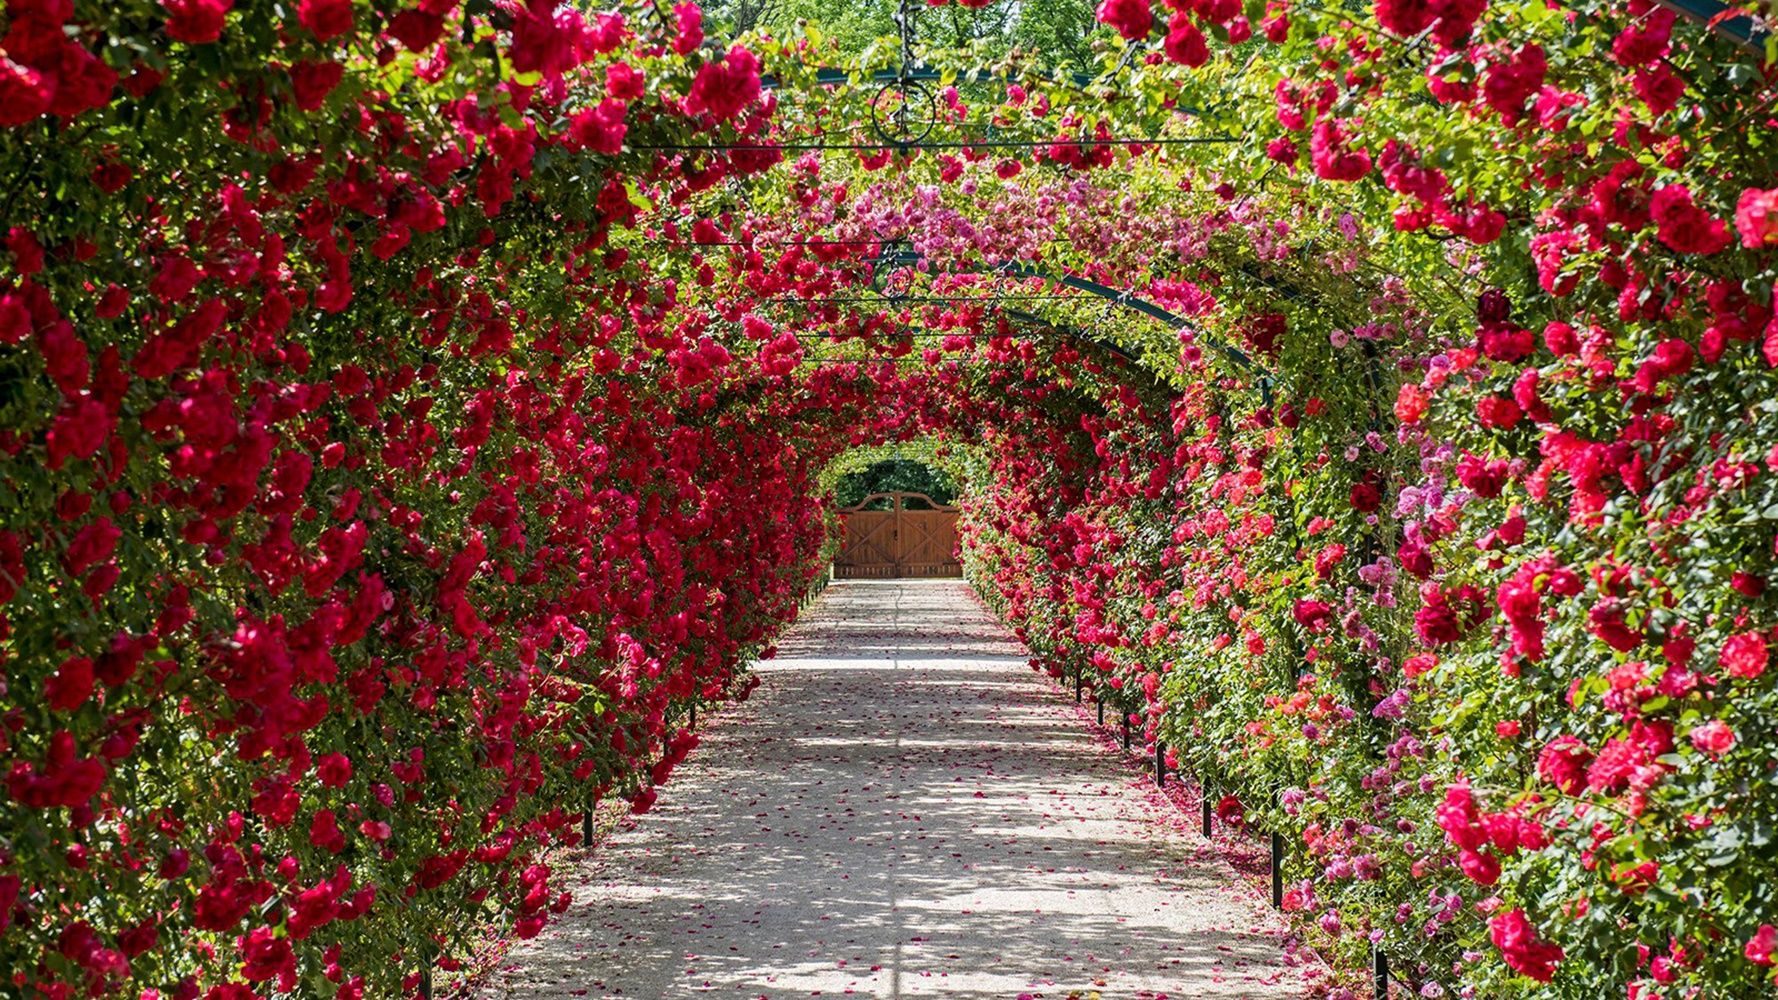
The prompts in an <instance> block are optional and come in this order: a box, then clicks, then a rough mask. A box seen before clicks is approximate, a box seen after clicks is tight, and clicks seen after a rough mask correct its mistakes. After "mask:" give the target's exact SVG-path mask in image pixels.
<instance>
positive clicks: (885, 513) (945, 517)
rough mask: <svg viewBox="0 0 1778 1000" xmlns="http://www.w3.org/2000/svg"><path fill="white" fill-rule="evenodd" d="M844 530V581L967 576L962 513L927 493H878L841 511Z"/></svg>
mask: <svg viewBox="0 0 1778 1000" xmlns="http://www.w3.org/2000/svg"><path fill="white" fill-rule="evenodd" d="M840 524H841V526H842V528H843V529H844V531H843V534H842V536H841V539H840V552H839V555H838V556H837V557H836V558H835V559H834V564H833V568H834V576H836V577H838V578H839V579H842V580H856V579H872V578H879V579H880V578H887V577H903V576H926V577H942V576H962V575H963V565H962V563H960V562H958V561H957V508H955V507H947V506H945V505H944V504H941V503H937V502H935V501H934V500H933V499H932V498H931V497H929V496H927V495H926V494H924V493H873V494H871V495H870V496H868V497H865V498H864V499H863V500H861V501H859V503H858V506H856V507H848V508H846V509H845V510H842V511H840Z"/></svg>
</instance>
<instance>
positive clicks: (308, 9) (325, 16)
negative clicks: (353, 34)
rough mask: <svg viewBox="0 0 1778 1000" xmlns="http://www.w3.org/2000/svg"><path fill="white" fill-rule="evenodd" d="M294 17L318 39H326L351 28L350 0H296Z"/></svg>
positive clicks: (337, 35)
mask: <svg viewBox="0 0 1778 1000" xmlns="http://www.w3.org/2000/svg"><path fill="white" fill-rule="evenodd" d="M296 19H297V20H298V21H300V22H302V26H303V27H305V28H307V29H309V31H311V32H313V33H314V35H315V38H316V39H317V40H318V41H323V42H325V41H328V40H330V39H333V38H337V37H339V36H340V35H343V34H345V33H346V32H348V31H351V30H352V0H298V3H297V5H296Z"/></svg>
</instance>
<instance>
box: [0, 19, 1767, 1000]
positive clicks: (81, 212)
mask: <svg viewBox="0 0 1778 1000" xmlns="http://www.w3.org/2000/svg"><path fill="white" fill-rule="evenodd" d="M966 6H972V4H966ZM1676 7H1677V8H1681V9H1683V10H1684V11H1687V12H1692V13H1696V12H1697V11H1698V10H1699V9H1701V8H1704V7H1709V8H1711V9H1710V10H1705V11H1704V13H1705V14H1707V15H1708V14H1710V13H1711V12H1712V11H1713V10H1720V13H1721V16H1720V17H1718V18H1717V19H1716V22H1715V23H1714V24H1700V23H1694V22H1693V21H1691V20H1688V19H1687V18H1686V17H1683V16H1682V15H1681V13H1680V12H1679V11H1677V10H1676V9H1675V8H1676ZM1738 13H1740V14H1751V15H1753V17H1751V18H1749V17H1745V16H1743V17H1740V18H1739V19H1734V15H1736V14H1738ZM1762 13H1763V12H1762V11H1761V10H1759V9H1758V8H1757V6H1755V7H1752V8H1749V10H1747V11H1744V12H1742V11H1738V10H1736V9H1733V8H1730V9H1720V8H1715V7H1714V6H1713V5H1705V4H1698V3H1687V4H1682V5H1675V6H1668V5H1662V4H1656V3H1651V2H1648V0H1633V2H1631V3H1630V4H1629V5H1628V6H1623V5H1619V4H1608V3H1603V2H1592V0H1574V2H1570V3H1567V4H1566V5H1563V6H1554V5H1550V4H1546V3H1543V2H1541V0H1530V2H1519V0H1492V2H1489V0H1377V2H1375V3H1369V2H1367V3H1363V4H1350V5H1346V7H1345V8H1344V9H1329V7H1328V6H1323V5H1319V4H1311V3H1297V2H1295V0H1269V2H1262V0H1251V2H1245V3H1243V2H1241V0H1167V3H1166V4H1165V5H1164V6H1160V7H1151V6H1150V5H1149V4H1148V3H1147V2H1146V0H1106V3H1105V4H1104V5H1103V6H1102V7H1100V9H1099V18H1100V20H1101V21H1102V22H1104V23H1105V24H1106V25H1108V26H1109V28H1110V31H1109V32H1107V37H1106V39H1105V42H1104V44H1103V45H1102V46H1101V50H1102V53H1103V57H1104V62H1103V66H1102V67H1101V69H1102V72H1100V73H1098V75H1097V76H1093V77H1090V78H1081V77H1079V76H1078V75H1075V74H1068V73H1060V72H1053V71H1052V68H1051V67H1047V66H1044V65H1042V64H1041V63H1039V62H1035V61H1033V60H1030V59H1028V58H1025V57H1019V56H1016V55H1015V56H1014V57H1009V58H1008V59H1006V60H1005V61H1003V62H1000V63H996V64H994V65H991V66H989V65H983V64H982V63H981V62H980V60H979V59H978V58H976V57H975V56H973V55H971V54H970V53H962V52H959V53H951V52H944V51H927V52H922V53H919V55H920V57H921V59H922V60H923V62H922V65H923V66H924V67H925V68H926V69H927V70H929V71H930V72H928V73H927V74H926V75H925V76H924V77H923V78H922V80H923V81H924V82H922V83H921V84H920V86H919V87H914V88H909V87H907V86H906V85H905V84H904V85H901V86H899V87H896V86H891V87H889V88H887V90H886V89H885V87H884V86H883V85H882V79H883V78H884V77H888V78H891V80H892V82H895V81H900V80H905V79H906V77H905V74H903V75H898V73H902V71H905V70H906V68H907V66H908V63H906V62H903V61H902V60H903V56H904V53H899V52H885V53H884V54H881V55H879V54H877V53H876V51H875V50H873V51H872V52H867V53H865V54H864V55H858V56H854V55H846V54H844V53H839V52H836V51H833V50H831V49H830V48H829V47H828V46H826V45H824V43H823V41H822V39H821V36H820V33H819V31H818V30H816V29H811V30H808V31H806V32H805V33H802V34H799V35H798V36H796V37H776V38H774V37H770V36H767V35H763V34H761V35H754V36H751V37H748V38H744V39H743V40H741V41H739V42H735V43H732V44H730V43H726V42H725V43H722V44H718V43H717V42H715V41H713V40H712V39H710V38H706V35H705V29H704V25H703V18H702V14H701V12H700V11H699V9H698V8H697V7H696V6H695V5H693V4H691V3H684V4H680V5H679V6H677V7H673V8H671V9H668V8H666V7H664V6H662V5H659V4H653V3H645V4H637V5H633V6H630V7H626V8H622V9H616V10H608V11H595V10H592V9H590V8H588V9H584V10H583V9H580V8H579V7H578V6H577V5H573V4H558V3H557V2H555V0H532V2H529V3H520V2H517V0H294V2H293V0H281V2H277V3H272V2H260V0H117V2H106V3H100V2H96V0H93V2H89V0H8V2H7V4H6V6H5V13H4V15H3V16H0V26H3V27H4V35H3V36H0V126H3V128H0V163H4V164H5V169H4V170H3V171H0V206H3V209H0V229H3V230H4V231H5V232H4V236H5V240H4V252H3V253H0V345H3V346H0V371H3V376H0V386H3V391H0V469H3V471H0V510H3V511H4V517H3V519H0V525H3V527H0V616H3V618H0V661H3V662H4V664H5V670H4V689H3V691H4V694H3V695H0V708H3V709H4V716H3V720H4V726H3V727H0V769H3V770H4V772H5V774H4V784H3V794H0V969H5V970H9V973H8V974H9V976H10V980H9V982H8V985H7V986H6V987H4V989H6V990H8V991H11V992H15V993H17V994H19V995H23V996H50V997H74V996H86V995H94V996H98V995H135V996H160V997H200V996H202V997H217V998H234V997H242V998H245V997H252V996H271V995H274V994H294V995H305V996H306V995H317V996H327V995H335V994H337V995H339V996H343V997H358V996H390V995H399V994H401V993H403V992H412V991H416V990H418V989H420V988H421V986H422V984H423V983H424V982H427V981H429V978H430V970H433V969H451V968H454V967H456V965H457V963H458V962H460V961H461V960H462V958H463V956H464V955H465V953H466V952H467V950H468V948H469V947H470V945H471V944H472V943H473V942H474V940H475V939H476V938H477V936H478V935H479V934H481V933H482V932H483V931H484V930H485V929H486V928H487V927H489V926H490V925H496V924H499V925H504V924H506V923H510V924H511V925H512V926H513V927H514V928H516V931H517V933H519V934H521V935H528V934H534V933H536V931H537V930H538V929H539V928H540V927H541V926H542V925H543V923H544V922H545V921H546V920H547V919H548V917H549V915H550V914H551V913H552V912H553V911H559V910H560V909H561V908H562V907H564V906H565V905H566V903H567V896H566V895H565V894H564V893H563V892H562V890H561V888H560V886H559V885H557V884H556V882H555V880H554V878H553V875H554V873H553V872H552V869H551V865H550V857H549V853H548V852H549V850H550V849H551V848H552V847H556V846H561V845H571V844H574V843H577V842H578V841H579V838H580V837H581V817H582V815H583V814H584V813H586V812H587V811H588V810H589V809H591V808H593V807H594V806H595V805H596V804H597V803H598V802H600V801H601V800H606V799H610V800H627V801H629V802H630V803H632V806H631V807H632V808H634V809H636V810H638V811H641V810H646V809H647V808H648V806H649V805H650V803H651V802H652V801H653V796H654V791H653V789H654V787H655V786H656V785H659V784H661V783H663V782H666V781H667V780H668V778H669V774H670V772H671V771H672V769H673V767H674V766H675V765H676V764H677V763H678V762H680V761H681V760H683V758H684V757H685V756H686V754H687V753H689V752H690V751H691V750H692V749H693V748H694V747H695V745H696V742H697V738H696V735H695V734H694V733H693V732H692V730H691V727H690V725H689V721H690V720H689V714H690V713H691V711H692V710H693V708H694V706H696V705H698V704H700V703H713V702H720V701H723V700H725V699H730V698H744V697H746V694H747V692H748V691H749V690H750V684H751V683H752V681H750V679H749V676H748V673H747V666H746V665H747V663H748V662H749V661H750V660H751V659H753V658H754V657H756V656H758V655H768V654H769V648H770V647H769V643H770V641H771V638H772V636H773V634H774V633H775V632H776V630H777V629H779V628H780V627H781V626H783V625H784V624H786V623H788V622H789V621H791V620H793V619H794V617H795V615H796V610H797V607H798V602H799V601H800V599H801V598H802V597H803V596H804V595H805V594H806V593H807V592H808V591H809V589H810V587H811V586H812V585H814V583H815V582H816V581H817V579H818V578H819V576H820V574H821V572H822V565H823V559H824V554H825V553H826V552H827V551H828V549H827V546H828V543H829V539H830V537H831V524H830V519H829V512H828V509H827V507H826V503H825V498H824V494H823V489H822V487H821V484H820V476H821V473H822V470H823V469H824V468H826V467H828V466H829V464H830V463H831V462H833V461H834V460H835V459H836V458H838V457H839V456H840V455H842V454H843V453H845V452H846V451H847V450H848V449H851V448H855V447H859V446H865V445H875V444H883V443H887V442H896V441H909V440H913V439H916V438H920V439H927V440H937V441H938V442H940V444H939V447H940V448H941V450H942V451H943V452H944V454H945V455H946V461H949V462H952V463H953V464H954V465H955V466H956V467H957V468H958V469H959V471H960V472H962V473H963V474H964V480H965V481H966V482H967V484H968V487H967V489H966V497H965V499H964V503H965V510H966V515H965V521H966V531H965V534H966V545H965V558H966V561H967V563H968V565H969V568H970V573H971V576H972V578H973V579H974V580H975V582H976V584H977V586H978V588H979V589H981V590H982V592H983V593H984V595H985V596H987V597H988V598H989V599H990V601H991V602H992V603H994V604H995V606H996V608H997V609H998V610H1000V611H1001V612H1002V613H1003V614H1004V615H1005V617H1006V618H1007V619H1008V620H1009V621H1010V622H1011V623H1013V624H1014V625H1015V626H1016V627H1017V629H1018V630H1019V632H1020V634H1021V637H1022V638H1024V639H1025V640H1026V641H1027V642H1028V643H1029V644H1030V646H1031V647H1032V650H1033V654H1034V657H1035V659H1034V665H1036V666H1040V667H1043V668H1046V669H1048V670H1050V671H1051V672H1052V673H1055V674H1057V675H1067V676H1069V677H1071V678H1078V682H1079V683H1082V684H1085V685H1087V686H1090V687H1091V688H1092V689H1093V690H1094V691H1095V692H1097V693H1098V694H1099V695H1100V696H1102V697H1103V698H1105V699H1107V700H1108V701H1109V702H1110V703H1111V704H1113V705H1115V706H1116V707H1117V709H1118V710H1119V711H1121V712H1122V713H1124V715H1125V718H1126V719H1127V720H1128V721H1129V722H1130V723H1132V724H1133V726H1134V727H1135V729H1136V731H1137V732H1138V733H1139V734H1140V738H1141V739H1142V740H1143V741H1144V742H1145V743H1148V744H1151V745H1152V744H1156V743H1158V744H1159V746H1160V747H1161V748H1162V751H1163V753H1164V754H1165V755H1166V756H1167V757H1168V758H1169V759H1170V763H1171V764H1172V766H1174V767H1176V768H1178V769H1179V770H1181V771H1183V772H1186V773H1189V774H1190V775H1192V776H1195V777H1196V778H1197V779H1198V780H1200V781H1202V782H1204V784H1205V785H1206V787H1207V788H1214V789H1215V790H1216V794H1217V796H1219V797H1222V796H1226V798H1224V799H1223V803H1224V807H1223V812H1224V814H1225V815H1226V816H1228V817H1230V818H1234V817H1236V816H1237V814H1239V815H1240V816H1241V818H1242V820H1243V821H1244V822H1246V823H1250V824H1253V825H1255V826H1256V827H1258V828H1261V829H1265V830H1269V831H1276V832H1279V833H1280V834H1281V835H1282V836H1283V837H1284V838H1285V839H1286V840H1287V841H1288V842H1289V844H1290V862H1289V864H1288V866H1287V876H1288V880H1287V885H1286V891H1285V893H1284V905H1285V908H1286V909H1288V910H1291V911H1294V912H1297V913H1300V914H1301V915H1302V918H1303V927H1304V930H1305V933H1308V934H1310V935H1312V936H1313V939H1314V940H1315V941H1316V942H1317V943H1318V944H1320V945H1321V946H1323V947H1324V949H1325V950H1326V951H1327V952H1328V953H1329V954H1331V955H1333V956H1335V957H1336V958H1337V959H1339V960H1342V961H1346V962H1349V963H1356V962H1359V961H1362V959H1363V956H1364V955H1366V954H1367V953H1368V951H1369V950H1370V948H1371V947H1372V945H1373V944H1376V945H1379V946H1381V947H1383V948H1386V949H1387V950H1388V952H1389V953H1390V954H1391V955H1393V956H1395V967H1396V968H1395V971H1396V972H1397V974H1398V977H1399V978H1400V979H1401V980H1403V981H1406V982H1408V983H1410V984H1412V986H1413V988H1415V989H1416V990H1418V991H1419V992H1420V995H1425V996H1438V995H1486V996H1505V995H1529V996H1548V997H1575V998H1582V997H1586V998H1591V997H1599V996H1608V995H1609V996H1616V995H1624V994H1625V993H1626V992H1627V994H1628V995H1629V996H1631V997H1635V998H1652V997H1691V996H1754V995H1765V994H1767V993H1769V992H1770V991H1771V990H1772V982H1773V979H1772V965H1773V954H1772V953H1773V949H1774V947H1775V946H1778V931H1775V930H1774V926H1773V925H1774V924H1775V923H1778V917H1775V916H1774V912H1775V910H1778V906H1775V901H1774V898H1773V892H1774V890H1773V888H1772V886H1773V885H1774V884H1775V882H1778V846H1775V845H1774V829H1773V827H1774V822H1775V820H1774V817H1775V816H1778V729H1775V727H1774V722H1773V720H1774V719H1775V718H1778V694H1775V693H1774V676H1778V675H1775V673H1774V672H1773V671H1770V670H1768V646H1769V643H1770V642H1771V641H1772V640H1773V637H1774V633H1773V628H1774V625H1778V613H1775V611H1774V605H1773V601H1772V598H1771V597H1770V596H1768V595H1767V578H1768V576H1769V575H1770V573H1771V572H1772V567H1773V563H1774V561H1775V559H1778V553H1775V550H1774V535H1775V529H1778V402H1774V401H1775V400H1778V392H1775V391H1774V390H1775V389H1778V373H1775V372H1774V366H1778V323H1774V320H1773V313H1772V310H1773V306H1772V288H1773V282H1774V279H1775V278H1778V268H1775V263H1778V262H1775V259H1774V255H1773V248H1774V246H1778V190H1774V189H1778V178H1775V177H1774V172H1773V165H1774V153H1773V149H1772V141H1771V138H1770V135H1771V131H1772V125H1773V118H1772V116H1773V111H1772V110H1771V108H1770V102H1771V99H1772V98H1773V96H1774V86H1773V78H1772V74H1771V73H1770V71H1769V70H1768V68H1767V61H1766V59H1765V58H1764V56H1765V53H1763V52H1761V51H1759V46H1760V45H1762V44H1764V43H1763V38H1764V37H1766V36H1764V35H1762V34H1761V31H1762V22H1761V21H1760V20H1758V16H1759V15H1760V14H1762ZM1112 32H1115V34H1112ZM1749 38H1751V39H1752V42H1751V43H1748V42H1747V41H1746V39H1749ZM821 67H827V69H826V70H823V69H821ZM836 70H837V72H836ZM901 98H906V100H905V101H904V102H903V103H901V104H899V105H897V106H896V107H894V108H886V107H885V106H884V103H883V102H885V101H886V100H890V99H901ZM922 116H923V117H922ZM910 117H911V118H913V120H914V125H916V126H918V128H917V132H918V134H917V135H916V134H915V131H916V130H915V129H914V128H913V127H912V126H910V125H909V119H910ZM885 123H887V124H888V127H887V128H886V126H885ZM897 129H900V130H901V131H896V130H897ZM892 251H893V252H892ZM1088 286H1103V287H1106V288H1110V289H1116V290H1118V291H1120V292H1123V293H1126V294H1128V295H1130V296H1134V297H1139V298H1140V299H1141V300H1142V301H1143V302H1144V303H1147V304H1150V305H1151V306H1152V307H1153V308H1151V309H1150V310H1149V311H1148V312H1146V313H1145V312H1142V311H1138V310H1133V309H1130V308H1127V307H1126V305H1127V303H1120V302H1117V301H1108V300H1107V299H1105V298H1103V297H1100V296H1095V295H1092V294H1090V293H1088V292H1083V291H1082V289H1083V288H1086V287H1088ZM1160 311H1164V312H1165V313H1166V314H1169V315H1173V316H1177V317H1179V318H1181V319H1182V320H1183V325H1175V324H1172V323H1164V322H1159V321H1157V320H1156V319H1155V318H1154V316H1155V314H1156V313H1157V312H1160ZM1441 991H1442V992H1441ZM1463 991H1468V992H1467V993H1465V992H1463Z"/></svg>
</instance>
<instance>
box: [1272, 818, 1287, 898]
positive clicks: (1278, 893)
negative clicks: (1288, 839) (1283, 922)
mask: <svg viewBox="0 0 1778 1000" xmlns="http://www.w3.org/2000/svg"><path fill="white" fill-rule="evenodd" d="M1272 908H1273V909H1277V910H1282V909H1284V835H1283V834H1281V833H1274V834H1272Z"/></svg>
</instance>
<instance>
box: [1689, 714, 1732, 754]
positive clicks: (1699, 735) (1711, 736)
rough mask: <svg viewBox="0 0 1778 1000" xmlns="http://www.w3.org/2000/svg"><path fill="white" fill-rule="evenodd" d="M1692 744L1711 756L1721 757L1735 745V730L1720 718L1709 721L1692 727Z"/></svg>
mask: <svg viewBox="0 0 1778 1000" xmlns="http://www.w3.org/2000/svg"><path fill="white" fill-rule="evenodd" d="M1691 741H1692V746H1695V747H1697V748H1698V749H1699V750H1702V751H1703V752H1704V753H1707V754H1709V755H1710V756H1712V757H1721V756H1722V755H1723V754H1725V753H1728V752H1729V751H1730V750H1731V749H1733V748H1734V746H1735V731H1734V730H1733V729H1732V728H1730V727H1729V724H1728V723H1726V722H1724V721H1722V720H1721V719H1711V720H1710V721H1709V722H1706V723H1704V724H1703V725H1701V726H1698V727H1697V728H1695V729H1693V730H1692V732H1691Z"/></svg>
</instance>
